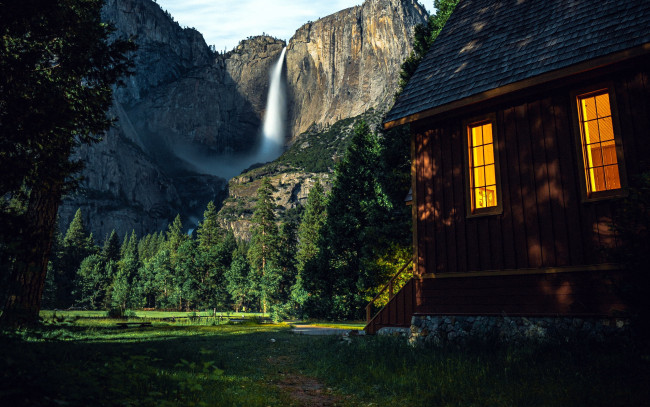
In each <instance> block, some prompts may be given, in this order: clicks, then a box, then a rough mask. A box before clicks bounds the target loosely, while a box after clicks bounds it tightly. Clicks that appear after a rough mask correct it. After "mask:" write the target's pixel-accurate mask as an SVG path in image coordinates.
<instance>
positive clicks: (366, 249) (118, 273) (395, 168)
mask: <svg viewBox="0 0 650 407" xmlns="http://www.w3.org/2000/svg"><path fill="white" fill-rule="evenodd" d="M408 152H409V151H408V132H406V131H401V132H394V133H391V134H390V135H378V134H375V133H373V132H371V131H370V129H369V128H368V126H367V125H366V124H365V122H360V123H358V124H357V125H356V127H355V129H354V134H353V135H352V139H351V141H350V144H349V146H348V148H347V150H346V153H345V155H344V157H343V159H342V160H341V161H340V162H339V163H338V164H337V166H336V169H335V174H334V182H333V185H332V191H331V193H330V194H329V195H327V196H326V195H325V193H324V190H323V187H322V185H321V184H320V183H319V182H316V184H315V185H314V187H313V188H312V190H311V191H310V194H309V197H308V200H307V203H306V205H305V207H304V210H303V211H302V213H301V215H300V216H299V217H294V218H291V219H288V220H286V221H285V222H279V221H278V219H276V215H275V212H274V209H275V208H276V203H275V199H274V192H275V188H274V187H273V185H272V183H271V180H270V179H268V178H265V179H263V181H262V184H261V187H260V188H259V189H258V191H257V197H256V204H255V211H254V214H253V217H252V223H253V226H252V230H251V232H252V237H251V240H250V242H245V241H238V240H237V239H236V238H235V236H234V235H233V233H232V232H231V231H229V230H224V229H222V228H221V227H220V226H219V224H218V221H217V210H216V208H215V205H214V204H213V203H212V202H210V203H209V204H208V206H207V208H206V210H205V212H204V217H203V220H202V222H200V223H199V225H198V227H197V229H196V232H195V233H193V234H192V235H188V234H186V233H184V228H183V225H182V224H181V220H180V216H177V217H176V219H174V221H173V222H172V223H171V224H170V226H169V227H168V229H167V230H166V231H161V232H159V233H154V234H148V235H146V236H142V237H138V236H136V234H135V233H134V232H133V233H131V234H130V235H127V236H124V237H119V236H118V235H117V233H116V232H115V231H113V232H112V233H110V234H109V235H108V236H106V237H105V238H104V240H103V243H102V244H101V246H98V245H97V244H96V243H95V239H94V237H93V236H92V235H89V234H88V232H87V231H86V229H85V226H84V224H83V220H82V214H81V211H80V210H78V211H77V213H76V214H75V217H74V219H73V220H72V222H71V223H70V226H69V228H68V229H67V231H66V232H65V234H63V233H59V234H58V235H57V236H56V239H55V243H54V248H53V251H52V256H51V258H50V263H49V268H48V275H47V280H46V285H45V291H44V295H43V307H44V308H67V307H70V306H82V307H87V308H90V309H111V308H120V309H122V310H124V309H127V308H128V309H134V308H165V309H169V308H173V309H179V310H193V309H212V308H217V309H219V310H226V309H234V310H242V309H243V308H246V309H247V310H251V311H252V310H254V311H270V312H272V313H273V315H274V316H276V317H277V318H283V317H286V316H300V317H302V316H311V317H326V318H359V317H360V316H361V315H362V310H363V307H364V305H365V303H366V302H367V301H368V300H369V299H371V298H372V297H373V296H374V295H375V293H376V292H377V291H378V289H379V288H380V287H381V285H382V284H383V283H384V282H385V281H386V279H387V278H388V277H389V276H390V275H392V273H394V272H395V270H396V269H397V268H398V267H399V266H400V265H401V264H403V263H404V262H406V261H408V258H409V256H410V252H411V248H410V215H409V214H410V211H409V210H408V209H407V207H406V206H405V205H404V202H403V199H404V196H405V195H406V192H407V191H408V186H409V182H408V179H409V166H408Z"/></svg>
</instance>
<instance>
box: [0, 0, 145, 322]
mask: <svg viewBox="0 0 650 407" xmlns="http://www.w3.org/2000/svg"><path fill="white" fill-rule="evenodd" d="M103 3H104V2H103V1H101V0H66V1H42V0H24V1H19V2H16V1H11V2H1V3H0V33H1V35H0V48H1V49H2V50H3V51H2V52H0V89H2V91H1V92H0V157H1V159H0V174H2V177H0V197H2V198H0V218H1V221H0V224H2V225H3V226H2V227H1V228H0V242H7V241H9V240H13V241H14V242H19V244H17V245H15V246H10V245H5V244H4V243H3V244H0V247H6V248H8V249H10V250H11V252H10V254H9V256H10V257H11V258H12V261H11V269H10V272H11V274H10V277H9V278H8V282H9V284H8V285H7V287H6V288H7V289H8V291H9V292H10V295H7V296H6V301H5V304H4V311H3V313H2V315H1V316H0V322H3V323H5V324H9V325H14V326H17V325H27V324H30V323H36V322H37V321H38V312H39V310H40V305H41V294H42V291H43V285H44V282H45V277H46V272H47V264H48V259H49V255H50V250H51V247H52V238H53V235H54V230H55V227H56V224H55V221H56V214H57V211H58V207H59V203H60V201H61V197H62V195H63V194H64V193H65V192H66V189H68V188H70V187H71V186H73V185H72V184H71V183H70V182H69V180H73V179H74V178H73V177H70V176H71V175H72V174H73V173H74V172H75V171H77V170H78V169H79V168H80V165H79V163H78V162H75V161H72V160H71V158H72V154H73V151H74V149H75V148H76V146H78V145H79V144H83V143H92V142H94V141H97V140H98V137H97V136H96V135H101V134H102V133H103V132H104V131H106V130H107V129H108V128H109V126H110V124H111V120H110V119H109V118H108V117H107V116H106V112H107V111H108V109H109V107H110V106H111V103H112V93H113V87H112V85H114V84H115V83H117V82H118V80H119V78H120V76H122V75H123V74H125V73H127V71H128V69H129V67H130V66H131V65H130V64H129V63H128V62H127V60H126V57H125V53H126V52H127V51H129V50H133V49H134V46H132V45H130V44H129V43H128V42H125V41H122V40H119V39H116V38H115V36H112V34H111V33H112V31H113V29H112V28H111V27H110V26H109V25H108V24H105V23H104V22H102V19H101V10H102V6H103ZM7 199H10V200H14V199H17V200H19V201H21V202H22V207H23V208H24V210H19V211H14V210H11V209H9V208H8V205H7ZM3 271H4V270H3Z"/></svg>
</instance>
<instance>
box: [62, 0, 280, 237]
mask: <svg viewBox="0 0 650 407" xmlns="http://www.w3.org/2000/svg"><path fill="white" fill-rule="evenodd" d="M103 18H104V19H105V20H106V21H110V22H112V23H113V24H114V25H115V27H116V29H117V30H116V35H119V36H122V37H132V38H135V42H136V44H137V45H138V50H137V51H136V53H135V55H134V61H135V73H134V75H133V76H131V77H129V78H127V79H126V81H125V82H126V86H124V87H120V88H118V89H117V90H116V92H115V98H114V106H113V108H112V109H111V112H110V114H111V115H113V116H114V117H116V118H118V122H117V123H116V126H115V127H114V128H113V129H111V130H110V131H109V132H108V133H107V134H106V135H105V136H104V140H103V141H102V142H100V143H98V144H95V145H92V146H83V147H82V148H80V149H79V151H78V153H77V156H78V158H80V159H82V160H83V161H84V162H85V163H86V167H85V169H84V171H83V173H82V176H83V180H82V182H81V188H80V190H79V191H77V192H76V193H75V194H73V195H71V196H69V197H66V199H65V200H64V203H63V205H62V207H61V209H60V211H59V217H60V221H61V226H62V228H63V229H64V230H65V228H66V227H67V225H68V224H69V222H70V220H71V219H72V217H73V216H74V212H75V211H76V209H77V208H79V207H80V208H81V209H82V213H83V215H84V218H85V221H86V224H87V225H89V227H90V229H91V230H92V231H93V233H94V234H95V236H97V237H98V238H99V239H102V238H103V237H104V236H105V235H106V234H107V233H109V232H110V231H111V230H112V229H113V228H115V229H116V231H117V232H118V233H119V234H124V233H128V232H130V231H131V230H132V229H134V230H135V231H136V232H137V233H138V234H139V235H142V234H144V233H148V232H152V231H156V230H160V229H162V228H164V227H165V226H166V224H167V223H168V222H169V221H170V220H171V219H173V217H175V216H176V214H177V213H180V214H181V215H182V217H183V220H184V221H185V225H186V226H187V227H192V226H193V225H192V224H191V222H189V223H188V222H187V221H188V220H190V219H193V218H200V216H201V215H202V213H203V210H204V209H205V205H206V203H207V202H208V201H210V200H214V201H216V202H217V203H218V202H221V200H223V198H224V197H225V196H226V194H227V192H226V190H225V188H226V180H225V179H224V178H223V177H220V176H219V175H221V174H220V168H219V167H218V166H217V167H213V166H212V164H213V163H214V161H215V160H214V158H215V156H218V155H219V154H223V153H247V152H248V151H249V150H250V149H251V147H252V146H254V145H255V143H256V141H257V138H258V129H259V127H260V123H261V118H262V115H263V111H264V100H263V95H265V94H266V89H267V87H268V74H267V73H268V71H269V69H270V67H271V65H272V64H273V63H274V62H275V60H276V59H277V57H278V55H279V53H280V52H281V51H282V48H283V47H284V45H285V44H284V42H282V41H279V40H276V39H273V38H270V37H256V38H253V39H251V40H248V41H242V43H241V44H240V45H239V46H238V47H237V48H236V49H235V50H233V51H232V52H230V53H228V54H226V55H219V54H216V53H213V52H212V51H211V50H210V49H209V48H208V46H207V45H206V44H205V41H204V40H203V37H202V36H201V34H200V33H199V32H197V31H196V30H194V29H189V28H185V29H183V28H181V27H180V26H179V25H178V24H177V23H175V22H174V21H173V19H172V18H171V16H170V15H168V14H167V13H165V12H164V11H163V10H162V9H161V8H160V7H159V6H158V5H157V4H155V3H154V2H153V1H151V0H109V1H107V3H106V6H105V8H104V11H103Z"/></svg>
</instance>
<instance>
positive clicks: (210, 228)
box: [196, 201, 222, 249]
mask: <svg viewBox="0 0 650 407" xmlns="http://www.w3.org/2000/svg"><path fill="white" fill-rule="evenodd" d="M196 234H197V236H198V240H199V246H200V247H201V248H202V249H208V248H210V247H213V246H216V245H217V244H218V243H219V239H220V237H221V235H222V231H221V228H220V227H219V223H218V221H217V209H216V207H215V206H214V202H212V201H210V202H208V206H207V208H206V209H205V212H203V222H201V223H199V226H198V228H197V229H196Z"/></svg>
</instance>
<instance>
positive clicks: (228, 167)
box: [175, 47, 287, 179]
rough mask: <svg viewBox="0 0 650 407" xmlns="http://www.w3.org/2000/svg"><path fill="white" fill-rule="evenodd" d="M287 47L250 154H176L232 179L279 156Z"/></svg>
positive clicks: (276, 69)
mask: <svg viewBox="0 0 650 407" xmlns="http://www.w3.org/2000/svg"><path fill="white" fill-rule="evenodd" d="M286 52H287V48H286V47H285V48H284V49H282V53H281V54H280V58H279V59H278V61H277V62H276V63H275V65H273V66H272V67H271V71H270V72H269V94H268V97H267V101H266V113H265V115H264V121H263V123H262V129H261V136H262V139H261V140H260V142H259V144H257V149H253V151H250V152H248V153H235V154H223V155H221V156H219V157H216V159H215V157H214V156H210V155H209V154H205V153H203V151H199V150H192V149H186V150H183V149H181V148H177V149H176V151H175V154H176V155H177V156H178V157H179V158H181V159H183V160H184V161H186V162H187V163H188V164H190V165H192V166H193V167H194V168H196V169H197V171H200V172H202V173H205V174H212V175H218V176H220V177H223V178H226V179H229V178H232V177H234V176H236V175H238V174H240V173H241V171H242V170H244V169H246V168H249V167H250V166H251V165H253V164H263V163H267V162H269V161H273V160H275V159H276V158H278V157H279V156H280V155H281V154H282V152H283V150H284V143H285V136H286V130H287V96H286V95H287V92H286V84H285V80H284V77H283V75H282V70H283V69H284V58H285V54H286Z"/></svg>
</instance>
